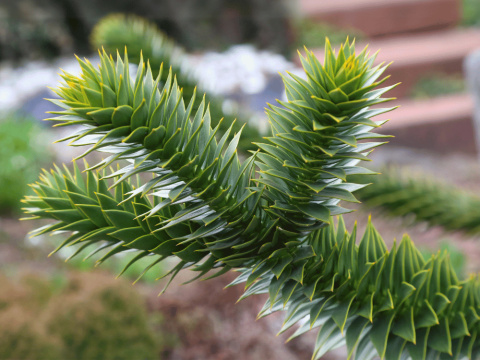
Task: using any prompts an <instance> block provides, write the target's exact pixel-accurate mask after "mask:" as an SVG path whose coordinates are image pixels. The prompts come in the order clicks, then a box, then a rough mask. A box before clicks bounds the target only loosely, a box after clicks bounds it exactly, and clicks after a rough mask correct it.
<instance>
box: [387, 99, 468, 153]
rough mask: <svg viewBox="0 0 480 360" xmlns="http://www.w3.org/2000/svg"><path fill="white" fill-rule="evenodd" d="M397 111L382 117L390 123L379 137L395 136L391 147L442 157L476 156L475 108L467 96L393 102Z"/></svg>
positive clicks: (390, 141)
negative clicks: (438, 154) (427, 152)
mask: <svg viewBox="0 0 480 360" xmlns="http://www.w3.org/2000/svg"><path fill="white" fill-rule="evenodd" d="M394 105H399V106H400V107H399V108H398V109H395V110H394V111H392V112H390V113H387V114H384V115H383V118H390V121H389V122H387V123H386V124H384V125H383V126H382V128H381V131H380V132H382V133H384V134H389V135H394V136H395V137H394V138H392V139H389V143H390V145H396V146H407V147H411V148H417V149H428V150H433V151H438V152H441V153H448V152H463V153H469V154H475V153H476V151H477V148H476V139H475V131H474V125H473V120H472V119H473V111H474V104H473V100H472V98H471V96H470V95H468V94H460V95H450V96H443V97H439V98H434V99H429V100H422V101H418V100H417V101H414V100H403V101H396V102H395V104H394Z"/></svg>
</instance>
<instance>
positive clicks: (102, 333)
mask: <svg viewBox="0 0 480 360" xmlns="http://www.w3.org/2000/svg"><path fill="white" fill-rule="evenodd" d="M1 281H2V287H1V288H0V359H2V360H19V359H22V360H57V359H71V360H95V359H99V360H100V359H101V360H114V359H115V360H136V359H142V360H147V359H158V358H159V350H160V346H159V344H160V343H159V342H158V341H157V340H156V336H155V332H154V331H152V325H158V324H151V322H150V321H149V320H148V318H147V313H146V307H145V305H144V303H143V300H142V298H141V297H140V296H139V295H138V294H137V293H136V292H135V291H134V290H133V289H132V288H131V286H130V285H129V284H126V283H125V282H123V281H120V280H118V281H115V282H114V281H112V280H111V276H110V275H103V274H101V273H98V272H96V273H75V274H74V275H72V276H70V277H69V279H68V281H66V282H65V285H64V286H63V288H61V289H58V288H55V285H54V283H53V282H52V281H46V280H45V279H42V278H40V277H36V276H28V277H24V278H23V279H22V280H21V281H9V279H7V278H2V279H1ZM157 319H158V317H157ZM157 321H159V320H157ZM156 328H157V329H158V328H159V327H158V326H156Z"/></svg>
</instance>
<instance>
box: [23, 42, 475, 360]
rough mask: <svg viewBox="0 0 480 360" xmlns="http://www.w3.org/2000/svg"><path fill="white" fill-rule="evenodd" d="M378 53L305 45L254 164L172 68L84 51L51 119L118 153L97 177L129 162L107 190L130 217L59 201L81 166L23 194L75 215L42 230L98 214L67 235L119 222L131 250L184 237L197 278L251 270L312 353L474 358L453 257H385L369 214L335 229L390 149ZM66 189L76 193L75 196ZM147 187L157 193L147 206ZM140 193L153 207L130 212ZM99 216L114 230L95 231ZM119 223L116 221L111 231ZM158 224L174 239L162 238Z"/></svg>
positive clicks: (251, 285)
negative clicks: (133, 71) (370, 166)
mask: <svg viewBox="0 0 480 360" xmlns="http://www.w3.org/2000/svg"><path fill="white" fill-rule="evenodd" d="M373 61H374V57H370V56H369V55H368V53H367V52H366V50H364V51H362V52H360V53H359V54H356V53H355V51H354V46H353V44H349V43H348V42H347V43H346V44H345V45H344V46H342V47H341V48H340V50H339V52H338V54H336V53H335V52H334V51H333V50H332V49H331V47H330V45H329V44H327V47H326V58H325V61H324V64H323V65H322V64H321V63H320V62H319V61H318V60H317V59H316V58H315V57H314V55H313V54H312V53H310V52H308V51H307V55H306V58H302V62H303V66H304V69H305V72H306V75H307V79H306V80H302V79H300V78H298V77H296V76H294V75H290V76H289V77H286V78H285V85H286V88H287V96H288V101H287V102H280V105H281V106H278V107H277V106H270V109H269V110H268V111H267V113H268V116H269V118H270V121H271V125H272V136H271V137H269V138H267V139H266V140H267V142H266V143H260V144H258V146H259V147H260V149H261V151H259V152H256V153H254V154H253V155H252V157H250V158H249V159H247V160H245V161H244V162H243V163H240V161H239V159H238V157H237V154H236V145H237V143H238V140H239V137H240V133H238V134H236V135H235V136H234V138H233V140H232V141H231V142H229V143H228V142H227V138H228V136H229V132H227V133H226V134H225V135H224V136H223V137H222V138H221V139H219V140H217V139H216V134H217V133H218V126H217V127H216V128H215V129H212V128H211V126H210V112H209V110H208V107H205V105H204V103H202V104H201V105H200V107H199V109H198V111H196V112H195V113H193V112H192V110H193V100H191V101H190V102H189V104H188V106H186V105H185V104H184V101H183V96H182V92H181V90H180V89H179V88H178V86H177V83H176V81H175V80H174V79H173V78H172V75H171V73H170V75H169V77H168V78H167V80H166V81H165V83H164V84H161V83H160V79H161V77H160V76H161V75H159V77H158V78H157V79H155V80H154V78H153V76H152V71H151V70H150V68H149V67H147V68H145V66H144V64H143V63H140V66H139V70H138V73H137V75H136V79H135V80H133V79H131V77H130V75H129V74H128V60H127V58H126V57H125V59H124V60H122V59H120V58H118V59H117V61H116V63H115V62H114V61H113V59H112V58H110V57H108V56H107V55H106V54H103V55H102V57H101V66H100V69H99V70H97V69H95V68H94V67H93V66H91V65H90V64H89V63H88V62H83V61H80V64H81V67H82V69H83V74H82V75H81V77H78V78H77V77H74V76H72V75H69V74H64V75H63V78H64V80H65V83H64V84H63V85H61V86H60V87H59V88H58V90H57V93H58V95H59V96H60V97H61V98H62V99H63V100H53V102H54V103H56V104H57V105H58V106H60V107H61V108H63V110H62V111H59V112H57V114H58V116H57V117H56V118H54V119H53V120H56V121H60V125H63V126H69V125H80V126H81V127H80V129H79V130H77V132H76V133H74V134H72V135H71V136H69V137H67V139H71V140H72V142H71V144H72V145H89V146H90V147H89V150H87V152H86V153H88V152H91V151H94V150H99V151H104V152H107V153H110V155H109V156H108V157H107V158H105V159H104V160H102V161H101V162H99V163H98V164H96V165H94V166H92V167H91V168H89V170H88V171H87V172H88V173H89V174H90V173H91V172H92V171H93V169H96V168H97V169H98V168H105V167H106V166H108V165H110V164H111V163H113V162H114V161H117V160H120V159H126V160H129V161H130V165H128V166H126V167H124V168H119V169H118V170H116V171H115V172H113V173H112V174H110V175H109V176H108V177H113V178H116V180H115V182H114V183H113V185H112V187H113V188H115V189H116V191H117V192H118V194H120V195H118V196H113V195H110V196H109V195H107V194H106V193H105V196H107V197H108V196H109V198H111V199H116V202H117V203H119V202H121V205H120V210H121V211H117V212H115V210H113V209H111V210H112V211H113V212H112V211H109V210H108V209H103V207H102V206H103V205H102V204H101V201H100V198H98V197H97V195H95V194H93V195H92V194H91V193H90V192H89V191H90V190H88V185H86V189H87V190H85V187H84V190H83V193H82V196H83V198H82V199H90V200H92V201H93V203H92V205H94V206H95V207H96V209H97V211H98V210H100V211H102V214H103V213H104V214H105V215H102V216H103V217H100V215H95V216H93V217H92V218H89V219H85V217H82V218H79V215H80V214H81V213H83V210H82V207H81V206H80V207H79V205H82V204H84V203H78V202H77V200H71V199H70V198H69V199H66V198H65V197H64V196H63V199H66V200H67V201H52V200H51V199H50V197H53V198H55V199H60V198H62V197H61V194H60V193H61V191H62V189H63V188H64V187H68V186H69V183H72V184H76V183H81V181H82V180H81V176H80V175H78V176H77V175H76V176H72V175H68V174H66V175H65V176H66V179H68V181H67V180H65V182H64V183H62V182H61V181H60V180H59V181H56V182H54V181H53V180H55V178H59V179H62V176H63V175H62V174H63V171H60V170H56V171H55V172H54V173H53V175H49V176H50V180H49V181H47V180H48V177H47V175H44V178H43V180H41V182H40V183H39V184H38V185H37V186H38V187H39V188H38V187H37V188H36V190H37V195H36V196H33V197H30V198H27V199H26V202H27V203H28V204H29V205H30V206H31V208H30V209H28V210H27V212H30V213H32V214H33V215H35V217H37V218H38V217H40V218H51V217H54V215H55V214H57V210H63V211H65V210H66V211H68V214H69V215H72V216H73V218H72V219H67V218H65V219H59V220H60V224H59V225H58V228H55V226H56V225H53V227H51V228H47V229H45V230H43V231H47V232H51V231H55V230H59V229H62V230H61V231H64V230H68V228H65V226H68V224H70V222H71V221H74V222H73V224H75V222H78V221H83V220H87V221H88V226H90V227H85V228H83V227H80V228H75V229H71V230H73V231H74V234H73V236H74V239H76V240H80V241H79V242H78V245H79V246H82V243H83V241H82V238H83V237H84V236H85V234H86V233H87V232H90V231H98V232H99V234H100V232H101V231H103V230H105V233H104V236H105V239H104V238H103V237H102V236H98V237H97V236H95V237H94V239H91V240H93V241H92V243H91V244H89V245H92V246H95V247H96V249H101V247H102V246H105V241H106V244H107V245H108V244H110V245H114V244H117V243H119V240H122V239H118V238H115V234H117V236H118V233H116V232H113V231H112V230H115V231H123V230H126V229H128V228H133V227H135V228H142V229H143V231H144V232H142V233H140V232H138V234H135V237H129V238H128V239H127V240H124V241H128V244H126V245H128V247H130V248H134V249H138V250H141V251H143V252H147V253H148V252H150V253H154V254H155V249H158V246H162V244H163V243H165V244H168V243H170V244H172V245H175V246H173V247H171V248H169V249H168V251H169V252H170V253H168V254H167V253H165V254H159V255H161V256H169V255H172V256H173V255H175V256H178V257H179V258H180V259H181V262H180V265H179V267H177V268H175V270H174V273H175V271H177V270H179V269H180V268H182V267H189V266H193V268H194V269H195V270H199V271H200V275H203V274H207V273H208V272H209V271H210V270H212V269H215V268H218V269H220V270H219V271H218V272H217V273H215V274H216V275H218V274H221V273H222V272H224V271H228V270H229V269H231V268H236V269H237V270H239V271H240V272H241V275H240V277H239V278H238V279H237V280H236V281H235V282H234V283H233V284H240V283H245V288H246V290H245V294H244V296H243V297H247V296H250V295H253V294H261V293H268V294H269V300H268V301H267V303H266V304H265V307H264V309H263V310H262V312H261V314H260V315H261V316H265V315H268V314H269V313H272V312H274V311H279V310H285V312H286V319H285V324H284V326H283V328H282V330H281V331H284V330H286V329H288V328H290V327H291V326H293V325H295V324H297V323H298V322H299V321H300V320H302V319H305V318H307V320H308V321H307V322H305V323H302V324H300V327H299V328H298V330H297V332H296V334H295V335H294V336H297V335H299V334H302V333H304V332H306V331H308V330H309V329H311V328H319V333H318V337H317V341H316V345H315V350H314V356H313V357H314V358H315V359H318V358H320V357H321V356H322V355H323V354H324V353H325V352H327V351H329V350H330V349H333V348H335V347H337V346H340V345H342V344H344V343H346V344H347V347H348V350H349V357H351V356H352V355H353V353H354V351H355V358H356V359H362V360H364V359H373V358H374V357H375V356H376V354H379V355H380V356H381V357H382V358H386V359H407V358H409V357H410V358H412V359H413V360H417V359H430V358H432V359H434V358H438V357H441V358H445V359H449V358H457V359H458V358H461V357H469V358H472V357H473V356H476V354H477V352H478V351H479V349H478V342H477V341H476V336H477V333H478V330H479V322H478V320H479V319H480V317H478V315H477V313H478V311H479V310H480V309H479V307H480V306H479V284H478V279H477V278H476V277H471V278H470V279H469V280H467V281H463V282H460V281H459V280H458V279H457V278H456V275H455V273H454V271H453V270H452V268H451V266H450V264H449V260H448V256H447V255H446V254H439V255H437V256H433V257H432V259H431V260H429V261H427V262H425V261H424V260H423V258H422V257H421V255H420V254H419V252H418V251H417V250H416V249H415V247H414V246H413V244H412V242H411V241H410V239H408V237H406V238H404V239H403V240H402V242H401V243H400V245H399V246H396V245H394V247H393V249H392V250H391V251H388V250H387V247H386V245H385V243H384V242H383V240H382V239H381V237H380V235H379V234H378V233H377V231H376V230H375V229H374V228H373V226H372V225H371V224H369V225H368V226H367V229H366V232H365V234H364V236H363V237H362V239H361V241H360V244H359V245H358V246H357V245H356V230H355V228H354V229H353V230H352V232H351V233H349V232H347V231H346V229H345V226H344V224H343V220H342V219H341V218H340V219H339V223H338V225H337V226H335V225H334V224H333V219H332V215H338V214H341V213H343V212H345V211H347V210H345V209H344V208H342V207H340V206H339V205H338V203H339V202H340V201H341V200H344V201H356V199H355V197H354V196H353V195H352V191H354V190H356V189H358V188H360V187H361V185H357V184H352V183H349V182H347V181H346V177H347V175H352V174H365V173H369V171H368V170H365V169H363V168H360V167H358V166H357V163H358V162H359V161H360V160H367V157H366V155H368V152H369V151H370V149H373V148H374V147H376V146H378V145H380V144H381V143H378V142H364V141H363V140H364V139H369V138H376V137H379V135H376V134H374V133H372V132H371V130H372V129H374V128H376V127H378V126H379V125H381V123H382V121H377V122H375V121H372V120H371V119H370V118H371V117H372V116H375V115H380V114H382V113H385V112H386V111H389V110H390V109H379V108H377V109H374V110H373V109H370V108H369V107H370V106H371V105H375V104H378V103H381V102H383V101H386V100H388V99H382V98H381V96H382V94H383V93H384V92H385V91H387V90H388V88H387V89H376V88H377V87H378V85H379V83H380V82H381V81H382V80H378V79H379V77H380V76H381V74H382V72H383V71H384V69H385V68H384V67H382V66H377V67H373ZM160 74H161V71H160ZM159 84H160V85H159ZM194 97H195V96H193V97H192V98H194ZM64 140H66V139H64ZM77 172H78V171H77ZM140 172H151V173H153V174H154V177H153V179H152V180H150V181H148V182H146V183H144V184H142V185H140V186H138V187H137V188H132V189H131V191H129V190H130V189H128V188H120V187H121V186H123V187H125V186H127V184H128V183H127V179H128V178H129V177H130V176H132V175H134V174H136V173H140ZM88 176H92V175H88ZM51 179H53V180H51ZM102 181H103V180H102ZM102 181H97V182H96V183H97V184H101V183H102ZM89 182H90V183H92V184H93V183H95V181H90V180H87V184H88V183H89ZM42 184H43V185H42ZM96 186H97V188H98V187H99V186H100V185H96ZM70 187H71V188H72V186H71V185H70ZM76 187H77V188H79V189H82V186H81V185H76ZM93 188H95V186H94V185H92V189H93ZM105 191H106V190H105ZM126 191H128V192H127V193H125V192H126ZM71 192H72V191H70V190H68V189H67V192H66V194H67V197H68V196H69V193H71ZM74 192H75V193H80V190H75V191H74ZM50 194H51V195H50ZM146 196H152V197H154V198H159V199H160V200H159V199H157V200H154V203H153V204H151V205H150V204H148V203H146V202H143V203H142V201H144V200H142V199H143V198H145V197H146ZM67 202H68V204H67ZM139 203H142V205H143V206H142V209H141V210H140V211H137V212H135V208H136V206H138V205H136V204H139ZM113 204H114V202H113V201H112V202H111V205H112V206H113ZM67 205H68V206H67ZM127 207H130V209H132V208H133V211H131V210H127ZM120 213H122V215H120ZM127 213H129V214H130V215H126V214H127ZM59 214H62V213H59ZM133 214H135V215H133ZM84 215H85V216H86V217H88V215H87V214H84ZM57 216H58V215H57ZM134 216H135V218H134ZM97 217H98V218H102V219H103V220H105V221H106V222H107V223H108V224H107V225H100V227H98V228H93V226H92V225H91V223H93V222H94V219H97ZM152 218H153V223H152ZM124 221H125V222H127V223H128V225H124V224H123V222H124ZM115 222H116V223H117V225H118V226H119V227H120V228H121V229H120V230H116V229H111V228H110V229H109V230H106V229H107V228H108V227H111V226H116V225H115ZM67 223H68V224H67ZM149 223H152V227H150V225H149ZM85 224H87V222H85ZM49 226H52V225H49ZM122 228H123V229H122ZM157 233H160V234H166V235H165V237H163V238H162V239H158V238H157V237H156V235H155V234H157ZM77 234H79V235H78V236H80V237H78V236H77ZM95 234H96V232H95ZM107 236H110V237H113V238H114V240H110V238H107ZM145 236H146V237H145ZM76 240H74V241H76ZM88 240H89V238H87V241H88ZM109 241H110V242H109ZM159 244H160V245H159ZM121 245H123V244H121ZM118 248H119V249H120V248H121V246H119V247H118ZM80 251H81V250H80ZM166 251H167V250H166ZM185 254H188V258H187V257H185V258H184V257H182V256H184V255H185ZM181 255H182V256H181ZM185 261H186V262H185ZM355 349H356V350H355ZM450 354H452V356H450Z"/></svg>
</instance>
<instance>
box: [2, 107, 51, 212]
mask: <svg viewBox="0 0 480 360" xmlns="http://www.w3.org/2000/svg"><path fill="white" fill-rule="evenodd" d="M42 133H43V131H42V129H41V127H40V126H39V125H38V124H36V123H35V122H34V120H32V119H28V118H24V117H21V116H19V115H16V114H10V115H4V116H2V117H0V144H2V146H1V147H0V189H1V191H0V213H11V212H15V211H16V210H18V208H19V201H20V199H21V198H22V197H23V196H24V195H25V192H26V191H27V188H28V184H29V183H31V182H32V181H34V180H35V178H36V174H38V171H39V170H40V168H41V166H42V164H48V163H49V162H50V161H51V154H50V153H49V151H48V143H49V141H48V139H46V137H45V136H42Z"/></svg>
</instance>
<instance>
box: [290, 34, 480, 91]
mask: <svg viewBox="0 0 480 360" xmlns="http://www.w3.org/2000/svg"><path fill="white" fill-rule="evenodd" d="M367 44H368V43H367V42H360V43H359V44H357V47H356V48H357V49H358V50H360V49H363V48H364V47H365V46H366V45H367ZM368 47H369V49H370V50H371V51H372V52H375V51H377V50H380V52H379V54H378V56H377V59H376V62H377V63H381V62H386V63H388V62H391V61H393V63H392V64H391V65H390V67H389V68H388V69H387V70H386V74H389V75H391V77H390V79H389V80H388V81H387V83H386V84H389V85H390V84H395V83H399V82H401V84H400V85H399V86H397V87H396V88H395V89H393V90H392V91H391V92H390V93H389V94H390V96H394V97H404V96H406V95H408V93H409V92H410V90H411V88H412V87H413V86H414V85H415V84H416V83H417V82H418V81H419V80H420V79H421V78H422V77H425V76H428V75H430V74H437V73H445V74H455V73H462V67H463V61H464V58H465V57H466V56H467V55H468V54H469V53H471V52H472V51H474V50H475V49H479V48H480V29H454V30H443V31H436V32H431V33H424V34H417V35H404V36H398V37H393V38H389V39H376V40H371V41H370V42H369V44H368ZM314 52H315V55H316V56H317V57H318V58H319V59H323V57H324V51H323V50H314ZM296 59H297V60H296V61H297V64H299V65H300V60H299V59H298V57H297V58H296Z"/></svg>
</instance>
